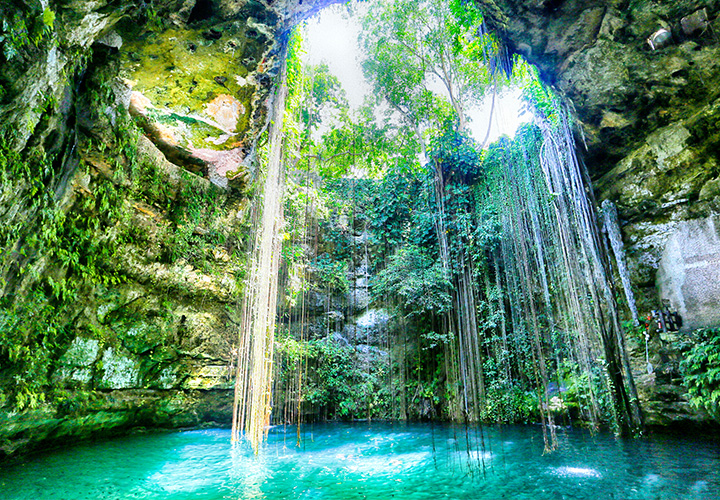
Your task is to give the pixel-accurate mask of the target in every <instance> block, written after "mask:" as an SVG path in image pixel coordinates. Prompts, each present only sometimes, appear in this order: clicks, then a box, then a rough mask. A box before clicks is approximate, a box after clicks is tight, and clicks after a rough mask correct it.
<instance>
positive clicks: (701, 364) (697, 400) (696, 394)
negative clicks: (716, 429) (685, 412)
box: [680, 328, 720, 420]
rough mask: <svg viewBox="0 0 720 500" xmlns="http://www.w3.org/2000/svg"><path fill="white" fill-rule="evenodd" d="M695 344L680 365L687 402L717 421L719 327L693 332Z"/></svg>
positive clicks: (719, 399) (719, 409)
mask: <svg viewBox="0 0 720 500" xmlns="http://www.w3.org/2000/svg"><path fill="white" fill-rule="evenodd" d="M695 335H696V336H697V339H698V342H697V343H696V344H695V345H694V346H693V347H692V348H691V349H690V351H689V352H688V353H687V354H686V355H685V359H684V360H683V361H682V362H681V363H680V369H681V371H682V374H683V382H684V383H685V385H686V386H687V388H688V392H689V393H690V402H691V403H692V404H693V405H694V406H695V407H697V408H704V409H705V410H707V411H708V413H710V414H711V415H712V416H713V417H714V418H715V419H717V420H720V328H712V329H707V330H699V331H696V332H695Z"/></svg>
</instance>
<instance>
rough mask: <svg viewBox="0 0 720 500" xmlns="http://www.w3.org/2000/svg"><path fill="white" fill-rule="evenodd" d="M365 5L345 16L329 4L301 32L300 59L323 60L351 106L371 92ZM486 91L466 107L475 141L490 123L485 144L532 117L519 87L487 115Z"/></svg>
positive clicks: (498, 98)
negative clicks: (362, 41)
mask: <svg viewBox="0 0 720 500" xmlns="http://www.w3.org/2000/svg"><path fill="white" fill-rule="evenodd" d="M366 8H367V7H366V6H364V5H363V4H358V3H355V4H353V9H354V12H355V13H354V15H353V16H348V15H347V12H348V8H347V6H344V5H332V6H330V7H327V8H325V9H323V10H322V11H321V12H320V13H319V14H318V15H317V16H315V17H313V18H311V19H309V20H308V21H307V23H306V27H305V32H304V41H305V48H306V54H305V56H304V57H303V62H305V63H307V64H320V63H323V62H324V63H326V64H327V65H328V67H329V68H330V71H331V72H332V73H333V74H334V75H335V76H337V78H338V79H339V80H340V83H341V84H342V86H343V88H344V89H345V92H346V94H347V98H348V102H349V104H350V107H351V108H352V109H357V108H358V107H360V105H362V103H363V100H364V98H365V96H366V95H368V94H369V93H370V91H371V87H370V85H369V84H368V83H367V82H366V81H365V77H364V76H363V73H362V69H361V67H360V59H361V57H362V53H361V51H360V46H359V44H358V36H359V34H360V22H359V18H360V16H361V15H362V12H363V9H366ZM488 94H489V95H488V97H487V98H486V99H485V102H484V103H483V104H482V105H481V106H478V107H475V108H471V109H470V110H469V113H468V114H469V117H470V132H471V134H472V136H473V137H474V138H475V140H477V141H478V142H482V141H483V139H485V136H486V135H487V131H488V126H490V127H491V129H490V134H489V139H488V144H490V143H492V142H494V141H496V140H497V139H498V138H499V137H501V136H503V135H507V136H509V137H511V138H512V137H514V135H515V131H516V130H517V128H518V127H519V126H520V125H521V124H522V123H525V122H528V121H530V119H531V117H530V114H529V113H525V114H523V115H522V116H521V114H520V113H521V106H522V102H521V100H520V94H521V91H520V89H517V88H515V89H509V90H505V91H504V92H503V93H502V94H500V95H497V96H496V100H495V107H494V110H493V113H492V115H491V114H490V109H491V101H492V96H491V94H490V93H488ZM486 147H487V144H486Z"/></svg>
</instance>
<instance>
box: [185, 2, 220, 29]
mask: <svg viewBox="0 0 720 500" xmlns="http://www.w3.org/2000/svg"><path fill="white" fill-rule="evenodd" d="M214 14H215V5H214V4H213V0H196V2H195V5H194V6H193V8H192V10H191V11H190V16H189V17H188V23H189V24H192V23H198V22H201V21H205V20H207V19H210V18H211V17H212V16H213V15H214Z"/></svg>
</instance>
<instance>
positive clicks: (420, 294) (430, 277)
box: [372, 246, 452, 316]
mask: <svg viewBox="0 0 720 500" xmlns="http://www.w3.org/2000/svg"><path fill="white" fill-rule="evenodd" d="M451 286H452V282H451V281H450V277H449V274H448V272H447V270H446V269H444V268H443V266H442V263H441V262H440V261H438V260H435V259H433V258H431V257H429V256H428V255H427V253H425V252H423V251H422V250H421V249H419V248H417V247H411V246H406V247H402V248H400V249H399V250H398V251H397V253H395V254H394V255H393V256H392V257H391V258H390V262H389V263H388V265H387V267H385V269H383V270H382V271H380V272H379V273H378V275H377V277H376V278H375V280H374V282H373V288H372V291H373V295H374V296H375V297H383V296H396V297H399V299H400V301H401V305H402V307H403V310H404V311H405V313H406V315H408V316H413V315H421V314H427V313H434V314H443V313H445V312H447V311H449V310H450V308H451V305H452V301H451V298H450V290H451Z"/></svg>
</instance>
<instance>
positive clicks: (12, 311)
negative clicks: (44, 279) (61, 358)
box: [0, 289, 67, 410]
mask: <svg viewBox="0 0 720 500" xmlns="http://www.w3.org/2000/svg"><path fill="white" fill-rule="evenodd" d="M60 312H61V311H60V310H58V309H57V308H56V307H55V306H54V305H53V301H52V299H51V297H49V296H48V295H47V294H46V293H44V292H43V290H41V289H35V290H33V291H32V292H31V293H29V294H28V296H27V297H26V298H25V300H23V301H20V302H12V301H10V300H9V298H8V297H6V298H3V299H2V300H1V301H0V362H1V363H2V365H4V367H5V368H6V369H7V370H8V371H7V372H6V373H7V374H8V375H9V376H10V377H11V378H12V381H13V389H12V390H13V392H12V398H13V399H12V400H13V403H14V407H15V408H16V409H17V410H24V409H28V408H29V409H32V408H37V407H38V406H39V405H40V404H42V403H43V402H44V401H45V392H44V389H45V387H46V385H47V384H48V382H49V379H48V377H49V374H50V372H51V369H52V366H53V361H52V360H53V355H54V354H55V351H56V350H57V349H58V348H59V347H60V346H61V345H63V343H64V341H65V339H66V336H67V332H66V328H65V326H64V325H63V321H62V319H61V316H60Z"/></svg>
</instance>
